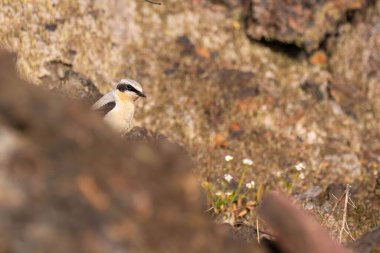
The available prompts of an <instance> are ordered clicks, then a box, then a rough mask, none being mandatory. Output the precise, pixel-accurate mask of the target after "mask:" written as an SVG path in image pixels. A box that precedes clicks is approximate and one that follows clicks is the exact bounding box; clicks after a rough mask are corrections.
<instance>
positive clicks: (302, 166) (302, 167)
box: [294, 163, 305, 171]
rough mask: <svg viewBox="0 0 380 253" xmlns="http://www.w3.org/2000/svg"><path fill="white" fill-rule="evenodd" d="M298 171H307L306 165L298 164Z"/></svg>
mask: <svg viewBox="0 0 380 253" xmlns="http://www.w3.org/2000/svg"><path fill="white" fill-rule="evenodd" d="M294 167H295V168H296V170H297V171H301V170H304V169H305V164H304V163H298V164H296V166H294Z"/></svg>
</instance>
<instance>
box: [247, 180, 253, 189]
mask: <svg viewBox="0 0 380 253" xmlns="http://www.w3.org/2000/svg"><path fill="white" fill-rule="evenodd" d="M245 187H247V188H248V189H253V188H255V181H253V180H252V181H251V182H249V183H246V184H245Z"/></svg>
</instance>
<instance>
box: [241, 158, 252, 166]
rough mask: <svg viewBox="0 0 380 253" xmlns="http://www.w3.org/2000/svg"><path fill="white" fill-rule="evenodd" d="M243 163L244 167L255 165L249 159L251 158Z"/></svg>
mask: <svg viewBox="0 0 380 253" xmlns="http://www.w3.org/2000/svg"><path fill="white" fill-rule="evenodd" d="M242 162H243V164H244V165H249V166H251V165H253V161H252V160H251V159H249V158H245V159H243V161H242Z"/></svg>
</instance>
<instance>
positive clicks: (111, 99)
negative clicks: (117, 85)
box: [91, 91, 115, 110]
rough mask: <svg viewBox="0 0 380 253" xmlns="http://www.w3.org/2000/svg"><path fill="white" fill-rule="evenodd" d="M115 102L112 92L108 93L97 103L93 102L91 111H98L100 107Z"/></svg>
mask: <svg viewBox="0 0 380 253" xmlns="http://www.w3.org/2000/svg"><path fill="white" fill-rule="evenodd" d="M110 102H115V97H114V95H113V92H112V91H111V92H108V93H107V94H105V95H104V96H103V97H101V98H100V99H99V100H98V101H96V102H95V104H93V105H92V107H91V108H92V110H98V109H99V108H100V107H103V106H104V105H106V104H108V103H110Z"/></svg>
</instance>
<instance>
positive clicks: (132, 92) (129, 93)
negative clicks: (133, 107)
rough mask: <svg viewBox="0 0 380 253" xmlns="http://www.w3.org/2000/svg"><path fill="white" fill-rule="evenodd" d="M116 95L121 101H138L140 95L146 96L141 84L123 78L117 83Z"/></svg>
mask: <svg viewBox="0 0 380 253" xmlns="http://www.w3.org/2000/svg"><path fill="white" fill-rule="evenodd" d="M114 91H115V95H116V97H117V99H119V100H120V101H123V102H124V101H136V100H137V99H138V98H139V97H144V98H145V97H146V96H145V94H144V93H143V90H142V87H141V85H140V84H139V83H138V82H136V81H134V80H131V79H122V80H121V81H120V82H118V83H117V84H116V85H115V88H114Z"/></svg>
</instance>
